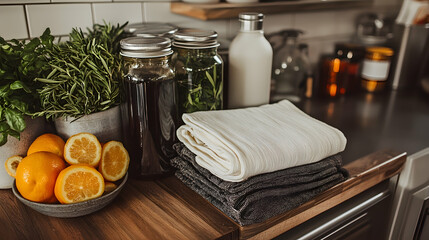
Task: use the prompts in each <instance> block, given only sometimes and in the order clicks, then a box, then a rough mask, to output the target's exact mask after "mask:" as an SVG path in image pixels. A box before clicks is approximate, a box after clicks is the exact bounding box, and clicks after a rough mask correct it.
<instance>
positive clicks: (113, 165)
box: [98, 141, 130, 182]
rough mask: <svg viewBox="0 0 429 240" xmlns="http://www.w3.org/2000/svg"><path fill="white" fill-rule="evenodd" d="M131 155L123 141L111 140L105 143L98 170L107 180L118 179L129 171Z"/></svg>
mask: <svg viewBox="0 0 429 240" xmlns="http://www.w3.org/2000/svg"><path fill="white" fill-rule="evenodd" d="M129 164H130V156H129V155H128V152H127V150H126V149H125V147H124V145H122V143H120V142H117V141H110V142H107V143H106V144H104V146H103V151H102V154H101V162H100V166H99V167H98V170H99V171H100V172H101V174H103V177H104V179H106V180H107V181H112V182H114V181H118V180H119V179H121V178H122V177H124V176H125V173H127V170H128V165H129Z"/></svg>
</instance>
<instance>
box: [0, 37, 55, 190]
mask: <svg viewBox="0 0 429 240" xmlns="http://www.w3.org/2000/svg"><path fill="white" fill-rule="evenodd" d="M53 40H54V37H53V36H52V35H51V34H50V30H49V29H46V30H45V32H44V33H43V35H42V36H41V37H40V38H34V39H32V40H31V41H28V42H26V41H24V40H22V41H18V40H15V39H13V40H11V41H5V40H4V39H3V38H1V37H0V188H11V187H12V183H13V178H12V177H10V176H9V175H8V174H7V172H6V171H5V168H4V167H3V166H4V164H5V161H6V159H7V158H9V157H11V156H13V155H25V154H26V153H27V149H28V147H29V146H30V144H31V143H32V142H33V140H34V139H35V138H36V137H38V136H39V135H41V134H42V133H43V132H44V131H45V120H44V119H43V118H35V119H33V118H31V117H30V116H31V115H32V114H34V113H35V112H37V111H39V110H40V109H39V108H40V105H39V104H38V103H39V102H40V101H39V96H38V94H37V92H36V88H37V87H38V84H37V83H36V82H34V81H33V80H34V78H36V77H39V76H43V75H44V74H45V72H47V71H48V66H47V61H46V59H45V57H44V52H45V51H46V50H47V49H49V48H51V47H52V46H53Z"/></svg>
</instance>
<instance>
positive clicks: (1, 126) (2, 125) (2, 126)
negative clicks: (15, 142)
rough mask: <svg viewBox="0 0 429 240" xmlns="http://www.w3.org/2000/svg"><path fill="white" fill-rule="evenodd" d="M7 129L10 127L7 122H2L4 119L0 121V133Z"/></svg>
mask: <svg viewBox="0 0 429 240" xmlns="http://www.w3.org/2000/svg"><path fill="white" fill-rule="evenodd" d="M9 129H10V127H9V125H8V124H7V122H4V121H3V122H0V133H4V132H6V131H7V130H9Z"/></svg>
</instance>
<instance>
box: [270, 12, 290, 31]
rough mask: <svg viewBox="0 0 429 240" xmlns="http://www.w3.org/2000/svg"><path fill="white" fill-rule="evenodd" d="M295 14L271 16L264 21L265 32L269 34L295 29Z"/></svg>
mask: <svg viewBox="0 0 429 240" xmlns="http://www.w3.org/2000/svg"><path fill="white" fill-rule="evenodd" d="M294 22H295V15H294V14H269V15H266V16H265V19H264V32H265V33H267V34H270V33H273V32H278V31H281V30H284V29H291V28H294Z"/></svg>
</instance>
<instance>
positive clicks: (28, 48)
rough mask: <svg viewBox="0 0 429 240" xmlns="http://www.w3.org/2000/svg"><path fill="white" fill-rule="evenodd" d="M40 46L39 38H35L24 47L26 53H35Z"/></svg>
mask: <svg viewBox="0 0 429 240" xmlns="http://www.w3.org/2000/svg"><path fill="white" fill-rule="evenodd" d="M39 45H40V40H39V38H33V39H31V41H30V42H29V43H27V45H25V47H24V51H28V52H33V51H34V50H35V49H36V48H37V47H38V46H39Z"/></svg>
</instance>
